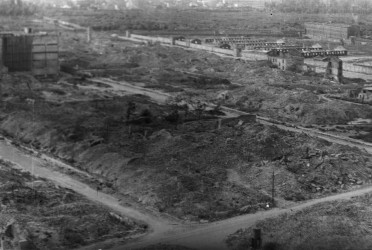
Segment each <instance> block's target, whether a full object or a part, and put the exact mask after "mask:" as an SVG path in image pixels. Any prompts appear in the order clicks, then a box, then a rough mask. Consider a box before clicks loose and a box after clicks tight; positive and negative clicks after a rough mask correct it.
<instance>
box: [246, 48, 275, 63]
mask: <svg viewBox="0 0 372 250" xmlns="http://www.w3.org/2000/svg"><path fill="white" fill-rule="evenodd" d="M242 58H244V59H247V60H252V61H266V60H268V59H269V58H268V55H267V53H265V52H261V51H255V50H243V51H242Z"/></svg>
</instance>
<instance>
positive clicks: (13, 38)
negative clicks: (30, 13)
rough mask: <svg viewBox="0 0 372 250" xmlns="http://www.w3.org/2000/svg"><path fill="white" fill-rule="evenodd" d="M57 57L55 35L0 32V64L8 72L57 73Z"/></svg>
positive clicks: (40, 74) (56, 38)
mask: <svg viewBox="0 0 372 250" xmlns="http://www.w3.org/2000/svg"><path fill="white" fill-rule="evenodd" d="M27 32H30V31H29V30H27ZM58 59H59V46H58V37H57V36H56V35H54V36H53V35H47V34H32V33H28V34H27V33H15V32H2V33H0V65H1V67H2V68H4V67H6V68H7V70H8V71H9V72H32V74H33V75H35V76H49V75H58V74H59V60H58Z"/></svg>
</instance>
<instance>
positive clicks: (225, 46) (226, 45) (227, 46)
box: [220, 43, 231, 49]
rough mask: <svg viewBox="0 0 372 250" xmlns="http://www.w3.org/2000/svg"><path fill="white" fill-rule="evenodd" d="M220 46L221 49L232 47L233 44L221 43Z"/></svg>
mask: <svg viewBox="0 0 372 250" xmlns="http://www.w3.org/2000/svg"><path fill="white" fill-rule="evenodd" d="M220 48H221V49H231V45H229V44H226V43H224V44H221V45H220Z"/></svg>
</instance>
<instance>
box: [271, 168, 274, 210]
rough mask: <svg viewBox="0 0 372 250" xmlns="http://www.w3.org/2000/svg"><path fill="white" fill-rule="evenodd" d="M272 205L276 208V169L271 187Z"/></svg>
mask: <svg viewBox="0 0 372 250" xmlns="http://www.w3.org/2000/svg"><path fill="white" fill-rule="evenodd" d="M271 188H272V189H271V205H272V206H273V207H275V200H274V197H275V169H273V174H272V187H271Z"/></svg>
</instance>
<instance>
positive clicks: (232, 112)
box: [85, 78, 372, 154]
mask: <svg viewBox="0 0 372 250" xmlns="http://www.w3.org/2000/svg"><path fill="white" fill-rule="evenodd" d="M91 81H92V82H98V83H104V84H108V85H110V86H111V88H112V91H114V92H115V93H116V94H120V92H125V93H126V94H127V93H128V92H129V93H132V94H143V95H147V96H149V97H150V98H151V99H153V100H154V101H156V102H158V103H164V102H165V101H166V100H167V99H168V98H170V97H171V96H172V95H171V94H168V93H164V92H162V91H160V90H152V89H146V88H143V87H139V86H134V85H132V84H130V83H128V82H125V81H120V82H117V81H113V80H111V79H108V78H93V79H91ZM85 88H86V87H85ZM94 88H95V89H97V87H94ZM102 90H105V91H106V90H107V89H102ZM209 106H210V107H214V106H215V105H213V104H210V105H209ZM221 108H222V111H224V112H225V113H227V114H228V115H229V116H239V115H247V114H248V113H246V112H243V111H240V110H236V109H232V108H228V107H221ZM257 121H258V122H260V123H262V124H265V125H273V126H276V127H278V128H281V129H284V130H288V131H293V132H297V133H306V134H308V135H311V136H314V137H317V138H321V139H324V140H327V141H330V142H333V143H337V144H342V145H348V146H350V147H358V148H360V149H364V150H366V151H367V152H369V153H371V154H372V143H367V142H362V141H359V140H355V139H351V138H347V137H344V136H338V135H333V134H329V133H325V132H320V131H317V130H315V129H309V128H304V127H300V126H295V125H293V124H288V123H287V124H281V123H280V122H279V121H274V120H272V119H269V118H267V117H262V116H257Z"/></svg>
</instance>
